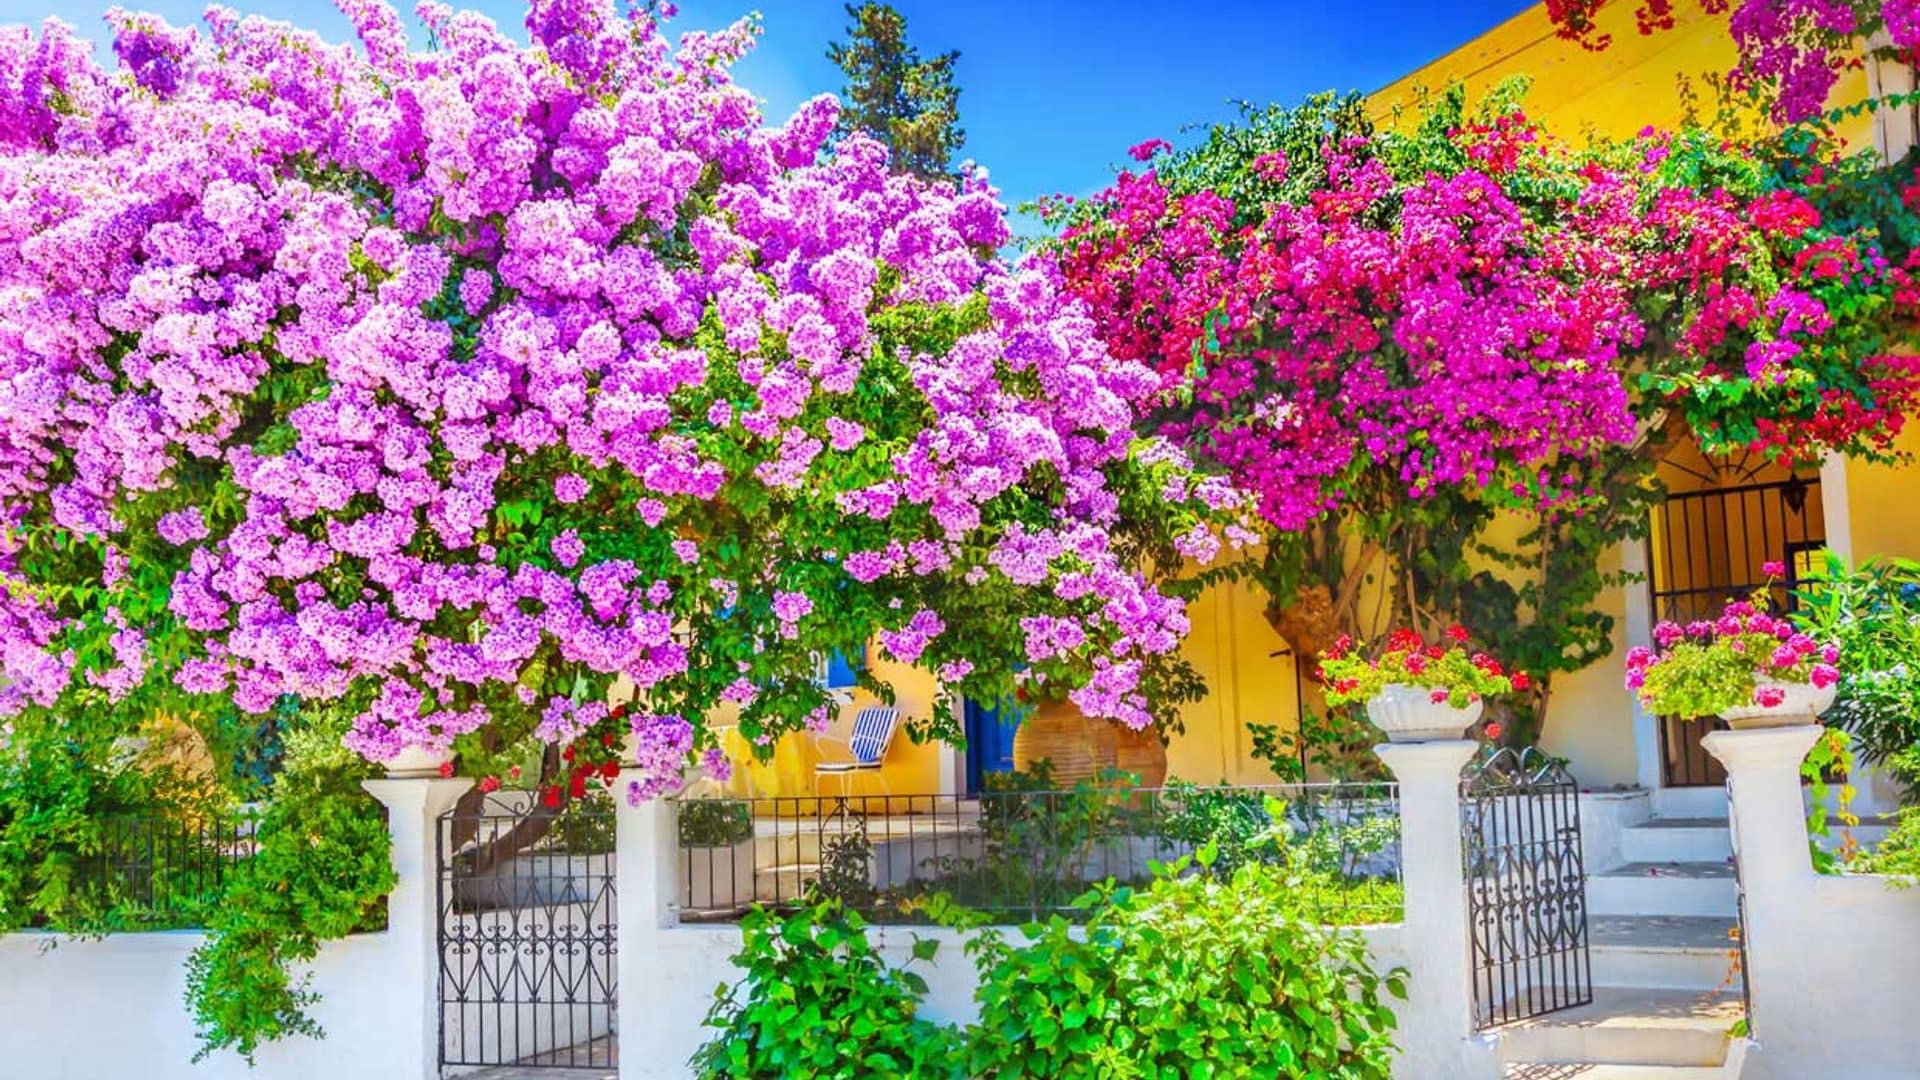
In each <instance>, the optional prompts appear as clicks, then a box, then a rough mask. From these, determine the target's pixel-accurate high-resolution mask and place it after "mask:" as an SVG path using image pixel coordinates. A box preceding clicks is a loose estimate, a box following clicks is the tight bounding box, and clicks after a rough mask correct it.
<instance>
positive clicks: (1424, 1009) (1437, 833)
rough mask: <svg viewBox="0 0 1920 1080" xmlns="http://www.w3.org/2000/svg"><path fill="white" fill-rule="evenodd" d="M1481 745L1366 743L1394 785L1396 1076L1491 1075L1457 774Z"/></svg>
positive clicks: (1439, 1079) (1429, 1079)
mask: <svg viewBox="0 0 1920 1080" xmlns="http://www.w3.org/2000/svg"><path fill="white" fill-rule="evenodd" d="M1478 747H1479V744H1478V743H1475V742H1473V741H1471V740H1467V739H1450V740H1447V741H1444V742H1427V743H1385V744H1382V745H1380V746H1376V747H1374V748H1373V749H1374V752H1375V753H1376V754H1379V755H1380V760H1381V761H1383V762H1385V763H1386V765H1387V768H1388V769H1389V770H1391V771H1392V773H1393V776H1394V779H1395V780H1397V781H1399V783H1400V875H1401V880H1402V883H1403V884H1404V886H1405V888H1406V898H1407V899H1406V915H1405V917H1404V919H1403V921H1402V927H1401V933H1402V934H1403V935H1404V937H1405V940H1406V950H1407V1002H1406V1007H1405V1011H1404V1012H1403V1013H1402V1015H1401V1027H1400V1048H1401V1049H1400V1058H1399V1061H1398V1062H1397V1064H1396V1068H1395V1075H1396V1076H1405V1077H1418V1078H1419V1080H1470V1078H1473V1080H1477V1078H1483V1077H1494V1076H1497V1075H1499V1066H1498V1063H1497V1061H1496V1059H1495V1057H1494V1055H1493V1053H1492V1045H1491V1043H1490V1042H1489V1041H1488V1040H1486V1039H1483V1038H1481V1037H1480V1035H1479V1032H1478V1031H1476V1030H1475V1028H1474V1023H1473V981H1472V974H1471V968H1470V960H1469V957H1470V955H1471V950H1472V944H1471V941H1470V939H1469V937H1468V929H1467V891H1466V880H1465V878H1464V877H1463V875H1462V866H1463V852H1462V845H1461V842H1460V770H1461V768H1462V767H1463V766H1465V765H1466V763H1467V762H1468V761H1469V760H1471V759H1472V757H1473V755H1474V753H1475V751H1476V750H1477V749H1478Z"/></svg>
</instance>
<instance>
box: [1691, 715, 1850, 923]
mask: <svg viewBox="0 0 1920 1080" xmlns="http://www.w3.org/2000/svg"><path fill="white" fill-rule="evenodd" d="M1823 730H1824V729H1823V728H1821V727H1820V725H1818V724H1805V725H1801V726H1797V727H1784V728H1761V729H1759V730H1754V731H1716V732H1714V733H1712V734H1710V735H1708V736H1707V737H1706V739H1705V740H1704V745H1705V746H1706V748H1707V753H1709V754H1712V755H1713V756H1714V757H1716V758H1718V759H1720V763H1721V764H1722V765H1725V766H1726V767H1727V786H1728V789H1729V790H1730V791H1731V792H1732V796H1733V850H1734V853H1735V854H1736V855H1738V856H1739V859H1740V880H1741V883H1742V884H1743V885H1745V887H1746V889H1747V891H1748V892H1749V893H1752V892H1754V891H1755V889H1756V888H1758V887H1760V886H1761V885H1763V884H1764V883H1780V882H1787V881H1792V880H1793V879H1795V878H1804V877H1809V876H1811V875H1812V874H1813V859H1812V857H1811V856H1809V855H1808V854H1807V816H1806V815H1807V811H1806V806H1805V803H1804V802H1803V801H1802V799H1801V794H1800V763H1801V762H1803V761H1805V760H1806V757H1807V751H1808V750H1811V749H1813V744H1814V743H1815V742H1816V741H1817V740H1818V739H1819V738H1820V734H1821V732H1822V731H1823ZM1749 944H1751V943H1749Z"/></svg>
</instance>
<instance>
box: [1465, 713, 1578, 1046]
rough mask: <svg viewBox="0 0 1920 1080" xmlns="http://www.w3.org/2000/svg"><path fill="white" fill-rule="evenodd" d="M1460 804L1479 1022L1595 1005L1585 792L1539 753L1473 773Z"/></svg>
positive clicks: (1495, 757) (1504, 754)
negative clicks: (1583, 838)
mask: <svg viewBox="0 0 1920 1080" xmlns="http://www.w3.org/2000/svg"><path fill="white" fill-rule="evenodd" d="M1461 802H1462V820H1461V840H1462V843H1463V846H1464V849H1465V853H1466V879H1467V914H1468V923H1469V925H1470V929H1471V937H1472V949H1473V955H1472V958H1471V960H1472V964H1471V967H1472V975H1473V1008H1474V1019H1475V1021H1476V1023H1477V1024H1478V1025H1479V1026H1480V1027H1483V1028H1485V1027H1493V1026H1496V1025H1499V1024H1507V1023H1512V1022H1513V1021H1516V1020H1524V1019H1527V1018H1528V1017H1533V1016H1541V1015H1544V1014H1546V1013H1551V1012H1558V1011H1559V1010H1561V1009H1569V1008H1572V1007H1574V1006H1576V1005H1585V1004H1587V1003H1589V1002H1591V1001H1592V1000H1593V964H1592V960H1591V959H1590V958H1589V955H1588V951H1587V944H1588V941H1587V877H1586V867H1585V866H1584V864H1583V862H1582V859H1581V854H1580V789H1579V786H1578V785H1577V784H1576V783H1575V782H1574V779H1573V777H1572V776H1571V775H1569V774H1568V773H1567V771H1566V769H1565V768H1564V767H1563V766H1562V765H1561V764H1560V763H1559V762H1557V761H1554V760H1552V759H1550V758H1548V757H1546V756H1545V755H1543V754H1540V753H1538V752H1537V751H1534V750H1531V749H1528V750H1521V751H1515V750H1513V749H1502V750H1499V751H1497V752H1495V753H1493V754H1492V755H1490V756H1488V757H1486V758H1484V759H1483V760H1481V761H1479V762H1477V763H1476V764H1474V765H1473V766H1470V767H1469V769H1468V771H1467V774H1466V775H1465V777H1464V778H1463V779H1462V780H1461Z"/></svg>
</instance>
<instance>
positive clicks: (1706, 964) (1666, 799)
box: [1500, 788, 1746, 1080]
mask: <svg viewBox="0 0 1920 1080" xmlns="http://www.w3.org/2000/svg"><path fill="white" fill-rule="evenodd" d="M1652 805H1653V810H1654V814H1653V816H1652V817H1651V818H1648V819H1646V820H1644V821H1641V822H1639V823H1637V824H1634V825H1631V826H1628V827H1627V828H1626V829H1625V830H1624V831H1623V832H1622V834H1621V836H1620V844H1619V852H1618V856H1617V857H1616V858H1611V859H1609V860H1607V861H1608V862H1610V863H1611V865H1606V866H1589V867H1588V877H1587V910H1588V923H1587V930H1588V938H1589V941H1590V943H1591V955H1592V961H1593V984H1594V994H1593V1002H1592V1004H1589V1005H1584V1006H1581V1007H1579V1008H1575V1009H1568V1010H1565V1011H1563V1012H1557V1013H1551V1014H1549V1015H1546V1016H1541V1017H1536V1018H1534V1019H1531V1020H1526V1021H1522V1022H1520V1023H1517V1024H1510V1025H1507V1026H1506V1027H1504V1028H1502V1029H1501V1031H1500V1054H1501V1059H1502V1060H1503V1061H1504V1062H1505V1063H1506V1076H1507V1078H1508V1080H1734V1078H1737V1077H1738V1076H1739V1075H1740V1068H1741V1064H1742V1059H1743V1058H1744V1055H1745V1051H1746V1041H1745V1040H1744V1039H1734V1038H1732V1037H1731V1035H1730V1032H1731V1029H1732V1028H1733V1026H1734V1024H1735V1023H1736V1022H1737V1021H1738V1020H1739V1019H1740V1018H1741V1016H1742V1015H1743V1008H1742V1005H1741V1000H1740V987H1741V983H1740V972H1739V969H1738V967H1737V966H1736V965H1737V956H1738V950H1739V942H1738V940H1737V937H1736V928H1737V927H1738V926H1739V914H1738V893H1737V887H1736V884H1735V882H1734V876H1733V838H1732V833H1731V830H1730V828H1729V825H1728V822H1727V801H1726V794H1725V792H1724V791H1721V790H1719V789H1708V788H1703V789H1686V790H1678V791H1661V792H1656V793H1655V794H1654V796H1653V804H1652Z"/></svg>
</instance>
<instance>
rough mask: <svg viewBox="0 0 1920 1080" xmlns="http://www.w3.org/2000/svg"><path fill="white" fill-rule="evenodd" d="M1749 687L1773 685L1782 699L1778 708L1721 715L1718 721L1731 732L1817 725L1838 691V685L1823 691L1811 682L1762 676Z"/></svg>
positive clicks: (1753, 707) (1740, 708) (1758, 707)
mask: <svg viewBox="0 0 1920 1080" xmlns="http://www.w3.org/2000/svg"><path fill="white" fill-rule="evenodd" d="M1753 685H1754V689H1756V690H1758V689H1759V688H1760V687H1763V686H1777V687H1779V688H1780V691H1781V693H1783V694H1785V695H1786V696H1785V697H1784V698H1782V699H1781V701H1780V704H1778V705H1752V704H1748V705H1736V706H1734V707H1733V708H1731V709H1727V710H1725V711H1724V712H1722V713H1721V714H1720V718H1721V719H1722V720H1725V721H1726V722H1727V726H1728V727H1730V728H1732V729H1734V730H1735V731H1748V730H1752V729H1755V728H1773V727H1799V726H1801V725H1803V724H1817V723H1819V722H1820V714H1821V713H1823V712H1826V711H1827V709H1828V708H1830V707H1831V706H1832V705H1833V699H1834V696H1835V695H1836V694H1838V693H1839V692H1840V688H1839V687H1838V686H1827V687H1824V688H1823V687H1817V686H1814V685H1813V684H1812V683H1804V682H1783V681H1781V680H1779V679H1773V678H1768V677H1765V676H1756V677H1755V678H1754V680H1753Z"/></svg>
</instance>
